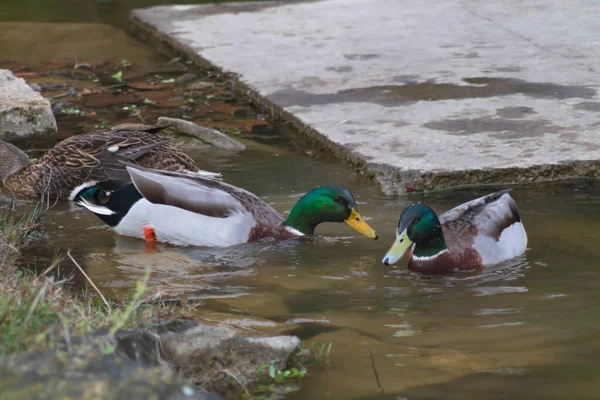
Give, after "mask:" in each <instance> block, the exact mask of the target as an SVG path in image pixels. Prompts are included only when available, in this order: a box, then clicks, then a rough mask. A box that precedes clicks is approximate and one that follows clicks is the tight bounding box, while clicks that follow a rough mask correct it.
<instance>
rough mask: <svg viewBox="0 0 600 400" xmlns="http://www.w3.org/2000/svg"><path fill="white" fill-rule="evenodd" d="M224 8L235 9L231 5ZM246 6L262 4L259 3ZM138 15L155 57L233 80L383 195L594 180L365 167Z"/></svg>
mask: <svg viewBox="0 0 600 400" xmlns="http://www.w3.org/2000/svg"><path fill="white" fill-rule="evenodd" d="M292 2H293V1H292ZM282 3H290V2H273V3H272V4H273V5H274V6H276V5H279V4H282ZM225 4H232V5H236V3H225ZM237 4H239V3H237ZM242 4H243V3H242ZM246 4H260V5H262V6H264V4H265V3H246ZM197 7H210V5H206V6H202V5H199V6H197ZM139 11H144V9H138V10H133V11H132V12H131V16H130V25H129V28H130V32H131V33H132V34H133V35H134V36H136V37H138V38H139V39H141V40H142V41H144V42H147V43H149V44H151V45H153V46H154V47H155V48H156V49H157V50H158V51H160V52H161V53H164V54H167V55H169V56H178V55H185V56H186V57H188V58H189V59H190V60H192V61H193V62H194V63H195V64H196V65H198V66H199V67H201V68H205V69H208V70H211V71H214V72H216V73H218V74H220V75H223V76H227V78H229V79H231V80H232V81H233V82H234V84H235V88H234V91H236V92H237V93H238V94H240V95H242V96H247V97H248V98H250V99H251V101H252V102H254V103H256V104H257V105H259V106H262V107H265V108H266V109H267V110H268V112H269V115H270V117H271V118H273V119H274V120H276V121H277V120H279V121H283V122H285V123H289V124H291V125H292V126H293V127H294V128H295V129H297V130H298V131H299V132H300V133H301V134H302V135H304V136H305V137H306V138H307V139H309V140H310V142H311V143H312V144H313V145H315V146H317V147H319V148H322V149H325V150H328V151H330V152H332V153H333V154H334V155H335V156H336V157H338V158H339V159H341V160H343V161H345V162H347V163H349V164H350V165H351V166H352V167H353V168H355V169H356V171H357V172H358V173H360V174H362V175H365V176H366V177H368V178H369V179H375V180H376V181H377V182H378V183H379V184H380V187H381V190H382V191H383V193H384V194H386V195H399V194H406V193H409V192H414V191H419V192H433V191H443V190H449V189H457V188H464V187H471V186H486V185H494V186H498V185H507V186H511V185H522V184H531V183H539V182H553V181H564V180H572V179H582V178H598V177H600V160H589V161H557V162H556V163H555V164H543V165H531V166H530V167H509V168H493V169H492V168H490V169H474V170H465V171H421V170H401V169H398V168H395V167H392V166H389V165H385V164H379V163H369V162H368V161H365V160H364V159H363V158H362V157H361V156H360V155H358V154H356V153H355V152H354V151H352V150H351V149H348V148H346V147H345V146H343V145H341V144H339V143H336V142H334V141H332V140H330V139H329V138H327V137H326V136H325V135H323V134H321V133H320V132H319V131H317V130H316V129H314V128H312V127H310V126H308V125H306V124H305V123H304V122H302V121H301V120H300V119H299V118H298V117H296V116H295V115H294V114H292V113H290V112H289V111H286V110H284V109H283V108H282V107H281V106H279V105H277V104H275V103H273V102H272V101H270V100H269V99H267V98H265V97H263V96H261V95H260V93H259V91H258V90H256V89H255V88H253V87H252V86H250V85H247V84H246V83H244V82H243V81H242V80H240V78H239V76H238V75H237V74H235V73H231V72H226V71H223V70H222V69H221V68H220V67H218V66H216V65H215V64H213V63H212V62H211V61H210V60H208V59H206V58H204V57H202V56H200V55H198V54H197V53H196V52H195V51H194V49H193V48H191V47H190V46H188V45H186V44H185V43H181V42H179V41H177V40H175V39H174V38H173V37H171V36H169V35H168V34H165V33H162V32H161V31H160V30H159V29H160V27H159V26H156V25H154V24H153V23H151V22H148V21H146V20H145V19H144V18H143V17H141V16H140V15H138V12H139Z"/></svg>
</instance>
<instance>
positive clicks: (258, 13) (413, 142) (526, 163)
mask: <svg viewBox="0 0 600 400" xmlns="http://www.w3.org/2000/svg"><path fill="white" fill-rule="evenodd" d="M132 22H133V24H132V25H133V27H134V30H135V31H136V32H138V33H141V34H143V35H145V36H146V37H147V38H154V39H155V40H158V41H162V42H166V43H167V44H169V46H171V47H173V48H175V49H177V50H179V51H183V52H185V53H187V54H188V55H190V56H191V57H192V58H194V59H195V60H198V61H204V62H208V63H209V64H211V65H213V66H215V67H217V68H219V69H221V70H222V71H225V72H230V73H234V74H236V75H237V77H238V79H239V82H240V83H241V84H242V87H243V88H245V89H248V90H250V94H251V95H253V96H254V97H255V98H256V99H257V100H258V101H260V102H262V103H263V104H266V105H269V106H271V107H273V110H274V111H275V113H279V114H281V115H283V116H284V118H287V119H289V120H290V121H292V122H293V123H295V124H296V125H297V126H299V127H300V129H301V130H302V131H303V132H305V133H307V134H308V135H309V136H311V137H313V138H315V139H316V140H318V141H319V142H321V143H322V144H324V145H325V146H327V147H329V148H330V149H332V150H334V151H335V152H336V153H337V154H339V155H340V156H342V157H343V158H345V159H347V160H349V161H351V162H353V163H354V164H356V165H357V166H359V167H360V168H361V169H362V170H366V171H367V172H368V173H372V174H373V175H374V176H375V177H376V178H377V179H378V180H379V181H380V182H381V184H382V188H383V190H384V191H385V192H387V193H402V192H404V191H406V190H413V189H414V188H416V189H423V190H430V189H442V188H447V187H451V186H456V185H466V184H481V183H522V182H532V181H539V180H552V179H562V178H570V177H581V176H599V175H600V163H599V162H598V161H599V160H600V131H599V124H600V98H599V96H598V93H597V87H598V85H599V84H600V73H599V69H600V67H598V66H599V65H600V3H598V2H597V1H596V0H573V1H570V2H548V1H546V0H506V1H495V2H490V1H484V0H440V1H436V2H423V1H420V0H397V1H390V0H328V1H309V2H275V3H242V4H227V5H203V6H164V7H154V8H149V9H142V10H135V11H134V12H133V15H132Z"/></svg>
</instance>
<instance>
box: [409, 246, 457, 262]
mask: <svg viewBox="0 0 600 400" xmlns="http://www.w3.org/2000/svg"><path fill="white" fill-rule="evenodd" d="M448 252H449V250H448V249H444V250H442V251H440V252H438V253H435V254H433V255H431V256H421V257H419V256H416V255H414V254H413V255H412V259H413V260H415V261H418V262H425V261H431V260H433V259H436V258H438V257H439V256H441V255H442V254H444V253H448Z"/></svg>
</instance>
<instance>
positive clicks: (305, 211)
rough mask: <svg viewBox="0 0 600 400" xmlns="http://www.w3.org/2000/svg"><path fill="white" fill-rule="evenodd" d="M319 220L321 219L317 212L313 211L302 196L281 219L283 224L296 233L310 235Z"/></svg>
mask: <svg viewBox="0 0 600 400" xmlns="http://www.w3.org/2000/svg"><path fill="white" fill-rule="evenodd" d="M321 222H323V221H322V220H321V218H319V215H318V213H315V211H314V210H313V209H312V207H311V206H310V204H309V202H307V201H306V200H305V199H304V198H302V199H300V201H298V202H297V203H296V205H295V206H294V208H292V211H290V215H289V216H288V218H287V219H286V220H285V221H283V226H284V227H286V228H287V230H288V231H290V232H292V233H294V234H296V235H312V234H313V233H314V232H315V228H316V227H317V225H319V224H320V223H321Z"/></svg>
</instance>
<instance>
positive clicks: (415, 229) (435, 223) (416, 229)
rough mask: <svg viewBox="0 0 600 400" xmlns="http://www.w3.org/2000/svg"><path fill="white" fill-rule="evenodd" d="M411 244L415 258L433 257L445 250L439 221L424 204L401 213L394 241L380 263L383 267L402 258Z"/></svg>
mask: <svg viewBox="0 0 600 400" xmlns="http://www.w3.org/2000/svg"><path fill="white" fill-rule="evenodd" d="M413 243H415V250H414V252H413V254H414V255H415V256H417V257H431V256H435V255H436V254H438V253H439V252H440V251H443V250H445V249H446V248H447V247H446V241H445V240H444V233H443V232H442V225H441V224H440V220H439V219H438V217H437V215H435V212H434V211H433V210H432V209H431V208H429V207H428V206H426V205H425V204H421V203H416V204H412V205H410V206H408V207H407V208H405V209H404V211H402V215H400V221H399V222H398V229H397V231H396V240H395V241H394V244H393V245H392V247H391V248H390V250H389V251H388V252H387V254H386V255H385V256H384V257H383V260H382V262H383V263H384V264H385V265H389V264H394V263H395V262H397V261H398V260H399V259H400V258H402V256H403V255H404V253H406V251H407V250H408V249H409V248H410V246H411V245H412V244H413Z"/></svg>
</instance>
